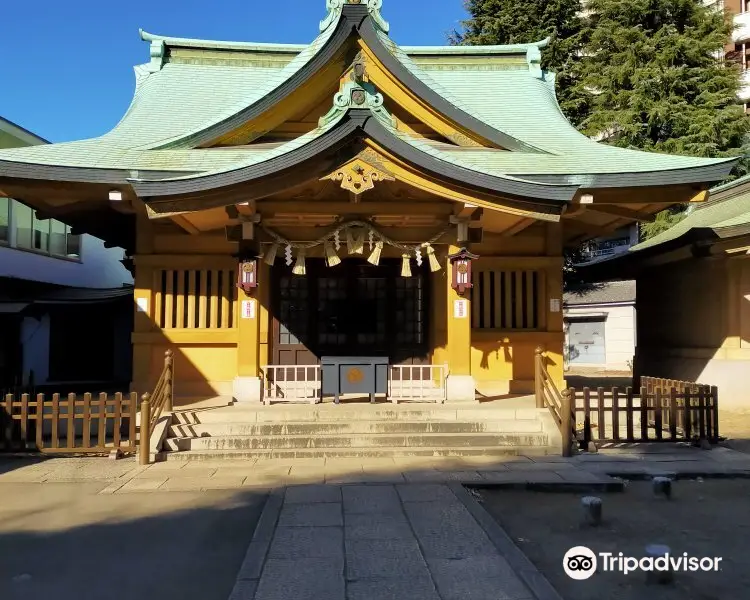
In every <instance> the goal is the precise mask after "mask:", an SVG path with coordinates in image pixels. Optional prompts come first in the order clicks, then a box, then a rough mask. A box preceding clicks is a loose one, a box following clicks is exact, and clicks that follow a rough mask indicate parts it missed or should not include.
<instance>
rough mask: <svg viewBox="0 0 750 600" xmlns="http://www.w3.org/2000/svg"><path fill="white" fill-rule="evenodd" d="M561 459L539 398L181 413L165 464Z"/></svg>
mask: <svg viewBox="0 0 750 600" xmlns="http://www.w3.org/2000/svg"><path fill="white" fill-rule="evenodd" d="M559 453H560V436H559V432H558V430H557V427H556V425H555V424H554V421H553V420H552V418H551V416H550V415H549V412H548V411H547V410H546V409H545V410H538V409H536V408H534V400H533V398H520V399H512V400H500V401H493V402H486V403H482V404H471V405H464V404H460V405H450V404H399V405H392V404H374V405H371V404H369V403H362V404H355V403H342V404H341V405H339V406H336V405H333V404H318V405H302V404H301V405H274V406H250V405H246V404H235V405H233V406H226V407H221V408H213V409H195V410H191V409H189V408H186V409H183V410H178V411H176V412H175V414H174V417H173V421H172V426H171V427H170V430H169V436H168V438H167V439H166V441H165V445H164V451H163V452H162V453H161V454H160V456H159V458H160V459H162V460H164V459H166V460H215V459H278V458H321V457H329V458H332V457H340V458H349V457H352V458H354V457H371V458H385V457H409V456H435V457H440V456H447V457H454V456H503V455H518V454H525V455H545V454H559Z"/></svg>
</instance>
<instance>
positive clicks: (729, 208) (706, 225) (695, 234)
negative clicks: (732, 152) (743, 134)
mask: <svg viewBox="0 0 750 600" xmlns="http://www.w3.org/2000/svg"><path fill="white" fill-rule="evenodd" d="M710 193H711V199H710V200H709V201H708V202H706V203H704V204H699V205H692V207H691V209H690V213H689V214H688V215H687V216H686V217H685V218H684V219H682V220H681V221H679V222H678V223H676V224H675V225H673V226H672V227H670V228H669V229H667V230H666V231H663V232H662V233H660V234H659V235H656V236H654V237H652V238H650V239H648V240H645V241H643V242H641V243H640V244H636V245H635V246H632V247H631V248H630V249H629V250H628V251H627V252H623V253H622V254H618V255H616V256H614V257H611V258H610V257H608V258H604V259H602V260H599V261H597V262H596V263H590V264H588V265H586V266H583V267H581V268H580V272H581V274H582V275H583V276H585V277H586V278H587V279H591V280H597V279H606V278H611V277H613V276H618V275H622V276H632V274H633V272H634V271H633V269H638V268H640V267H641V266H642V265H644V264H647V262H648V261H649V260H650V259H652V258H653V257H657V256H662V255H666V254H668V253H671V252H673V251H675V250H680V249H682V248H692V250H691V253H688V254H687V256H694V255H696V254H697V255H700V250H699V248H698V247H699V246H702V247H704V248H705V247H706V246H710V245H712V244H715V243H717V242H720V241H722V240H731V239H733V238H745V237H746V236H748V235H750V175H748V176H746V177H742V178H740V179H736V180H734V181H732V182H730V183H728V184H725V185H721V186H717V187H714V188H713V189H711V190H710Z"/></svg>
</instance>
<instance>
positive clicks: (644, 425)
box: [640, 387, 648, 442]
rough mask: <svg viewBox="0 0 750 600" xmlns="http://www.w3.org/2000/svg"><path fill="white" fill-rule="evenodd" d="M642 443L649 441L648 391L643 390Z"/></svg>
mask: <svg viewBox="0 0 750 600" xmlns="http://www.w3.org/2000/svg"><path fill="white" fill-rule="evenodd" d="M640 441H641V442H646V441H648V390H647V389H646V388H645V387H642V388H641V439H640Z"/></svg>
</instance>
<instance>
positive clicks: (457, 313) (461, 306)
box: [453, 300, 469, 319]
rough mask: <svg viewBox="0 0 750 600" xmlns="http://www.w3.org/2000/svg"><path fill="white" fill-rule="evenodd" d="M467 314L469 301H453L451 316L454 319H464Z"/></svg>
mask: <svg viewBox="0 0 750 600" xmlns="http://www.w3.org/2000/svg"><path fill="white" fill-rule="evenodd" d="M468 316H469V302H468V301H467V300H454V301H453V317H454V318H456V319H466V318H467V317H468Z"/></svg>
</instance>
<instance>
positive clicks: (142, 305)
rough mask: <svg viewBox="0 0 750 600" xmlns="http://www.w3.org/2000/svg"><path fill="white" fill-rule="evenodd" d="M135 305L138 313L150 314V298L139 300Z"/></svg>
mask: <svg viewBox="0 0 750 600" xmlns="http://www.w3.org/2000/svg"><path fill="white" fill-rule="evenodd" d="M135 305H136V306H137V307H138V312H142V313H147V312H148V298H138V299H137V300H136V301H135Z"/></svg>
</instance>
